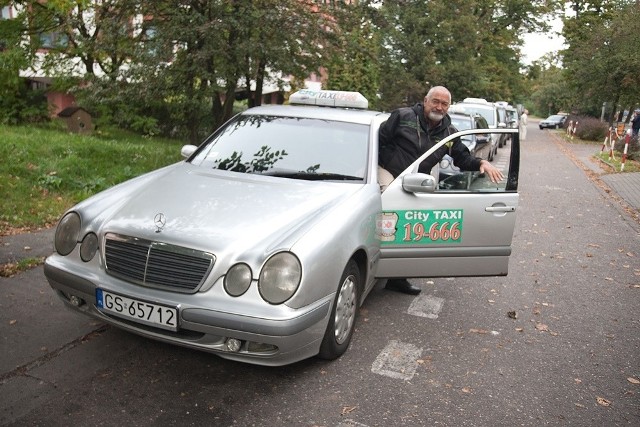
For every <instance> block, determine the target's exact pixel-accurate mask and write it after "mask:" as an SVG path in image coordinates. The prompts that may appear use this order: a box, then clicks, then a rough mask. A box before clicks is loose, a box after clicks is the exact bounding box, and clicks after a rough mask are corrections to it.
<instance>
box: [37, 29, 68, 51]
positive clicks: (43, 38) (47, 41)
mask: <svg viewBox="0 0 640 427" xmlns="http://www.w3.org/2000/svg"><path fill="white" fill-rule="evenodd" d="M40 44H41V46H42V47H43V48H45V49H53V48H61V47H67V45H68V44H69V39H68V37H67V35H66V34H62V33H57V32H53V33H43V34H40Z"/></svg>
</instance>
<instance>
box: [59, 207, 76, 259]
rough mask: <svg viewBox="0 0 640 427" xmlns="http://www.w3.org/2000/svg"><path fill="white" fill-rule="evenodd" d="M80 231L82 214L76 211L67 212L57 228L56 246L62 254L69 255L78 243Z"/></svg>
mask: <svg viewBox="0 0 640 427" xmlns="http://www.w3.org/2000/svg"><path fill="white" fill-rule="evenodd" d="M79 233H80V215H78V214H77V213H75V212H69V213H68V214H66V215H65V216H64V217H63V218H62V219H61V220H60V223H59V224H58V228H57V229H56V237H55V240H54V242H55V247H56V251H57V252H58V253H59V254H60V255H69V254H70V253H71V251H72V250H73V248H75V247H76V244H77V243H78V234H79Z"/></svg>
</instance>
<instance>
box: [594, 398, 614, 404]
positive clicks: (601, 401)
mask: <svg viewBox="0 0 640 427" xmlns="http://www.w3.org/2000/svg"><path fill="white" fill-rule="evenodd" d="M596 402H598V405H600V406H611V401H609V400H607V399H605V398H604V397H600V396H598V397H596Z"/></svg>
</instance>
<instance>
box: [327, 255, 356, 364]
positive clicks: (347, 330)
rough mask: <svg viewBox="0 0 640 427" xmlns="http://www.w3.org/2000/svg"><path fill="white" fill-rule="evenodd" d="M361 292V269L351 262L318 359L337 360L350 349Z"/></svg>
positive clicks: (346, 269)
mask: <svg viewBox="0 0 640 427" xmlns="http://www.w3.org/2000/svg"><path fill="white" fill-rule="evenodd" d="M360 290H361V278H360V269H359V268H358V265H357V264H356V262H355V261H354V260H349V262H348V263H347V266H346V267H345V268H344V272H343V273H342V277H341V278H340V283H339V285H338V291H337V292H336V297H335V300H334V301H333V308H332V309H331V318H330V319H329V324H328V325H327V329H326V331H325V333H324V338H323V339H322V344H321V345H320V352H319V353H318V357H320V358H321V359H326V360H334V359H337V358H338V357H340V356H342V355H343V354H344V352H345V351H347V348H349V343H350V342H351V337H352V336H353V331H354V330H355V326H356V317H357V314H358V303H359V298H360Z"/></svg>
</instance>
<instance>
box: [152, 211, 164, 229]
mask: <svg viewBox="0 0 640 427" xmlns="http://www.w3.org/2000/svg"><path fill="white" fill-rule="evenodd" d="M153 223H154V224H155V225H156V233H159V232H161V231H162V229H163V228H164V225H165V224H166V223H167V218H166V217H165V216H164V214H163V213H162V212H161V213H159V214H156V216H155V218H153Z"/></svg>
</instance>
